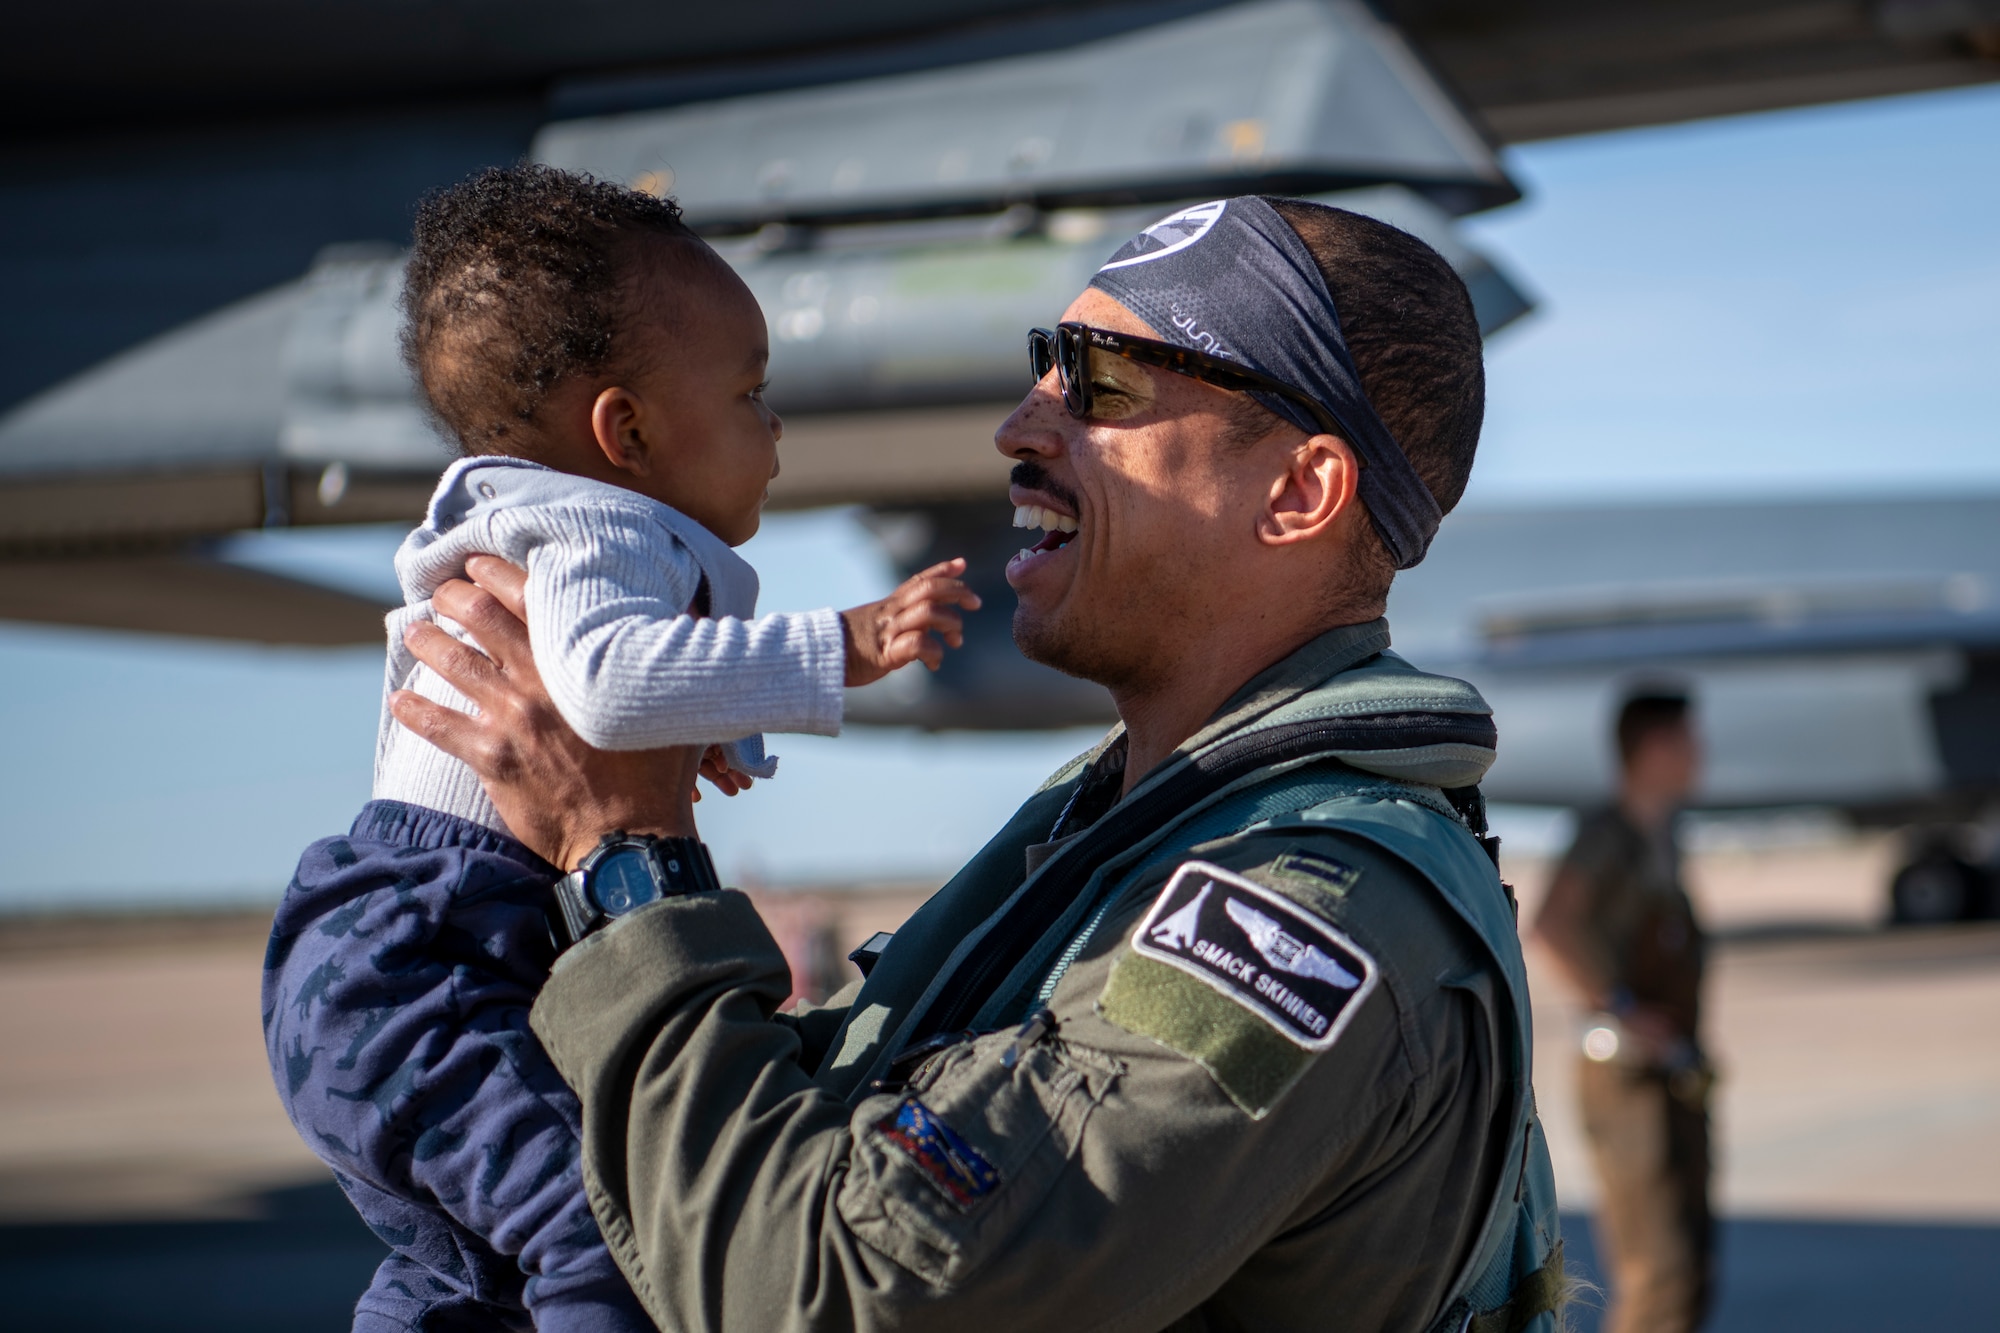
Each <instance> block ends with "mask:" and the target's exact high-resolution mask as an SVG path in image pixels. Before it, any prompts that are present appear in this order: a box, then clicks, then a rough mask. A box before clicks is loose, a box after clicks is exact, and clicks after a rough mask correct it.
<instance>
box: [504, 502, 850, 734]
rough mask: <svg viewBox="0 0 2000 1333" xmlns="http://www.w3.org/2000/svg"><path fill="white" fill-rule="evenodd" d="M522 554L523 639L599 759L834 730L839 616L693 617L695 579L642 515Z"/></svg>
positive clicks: (841, 653)
mask: <svg viewBox="0 0 2000 1333" xmlns="http://www.w3.org/2000/svg"><path fill="white" fill-rule="evenodd" d="M564 536H565V537H567V538H569V539H568V540H551V541H548V542H545V543H544V544H541V545H539V546H537V547H536V549H534V550H533V551H531V552H529V553H528V587H527V611H528V616H527V620H528V633H529V637H530V640H531V642H532V643H533V645H534V650H535V665H536V668H537V669H538V670H539V671H540V672H541V674H542V680H543V681H544V683H545V684H546V685H547V687H548V691H549V697H550V698H551V700H552V701H553V702H554V703H555V705H556V708H557V710H558V711H560V712H561V713H562V715H563V719H564V720H565V721H566V722H568V723H569V724H570V726H571V727H572V728H574V729H575V730H576V733H577V734H578V735H579V736H581V737H582V738H583V739H584V740H586V741H588V742H589V743H590V744H592V745H594V746H597V747H598V748H600V749H606V750H643V749H653V748H656V747H659V746H667V745H698V744H702V743H705V742H712V741H722V740H734V739H736V738H738V737H742V736H748V735H752V734H754V733H757V732H762V731H796V732H808V733H813V734H817V735H827V736H830V735H834V734H836V733H837V732H838V731H839V730H840V718H841V707H842V695H841V685H842V681H843V678H844V675H845V670H846V656H847V654H846V642H845V635H844V633H843V631H842V628H841V621H840V617H839V615H838V614H837V613H835V612H833V611H831V610H826V611H809V612H804V613H796V614H795V613H780V614H776V615H767V616H759V617H757V618H756V619H754V620H748V619H742V618H739V617H734V616H722V617H715V618H709V617H702V616H695V615H690V614H688V613H687V612H688V604H689V603H690V602H691V601H692V600H693V598H694V595H695V592H696V589H697V588H698V587H699V586H700V581H701V572H700V567H699V566H698V565H697V564H696V563H695V560H694V558H693V556H692V555H690V554H689V553H688V552H687V550H686V549H685V548H684V547H682V546H680V545H679V544H678V543H675V542H671V541H670V540H668V539H666V536H665V534H664V533H663V532H662V531H661V530H660V529H658V528H656V527H652V526H651V525H650V524H647V523H646V520H644V519H643V518H638V517H627V516H623V515H620V516H615V517H614V518H613V519H612V521H611V525H610V530H609V531H608V532H607V531H606V530H605V527H604V524H603V518H602V516H600V517H599V520H598V523H597V524H596V525H594V530H593V531H591V532H588V533H581V532H580V533H575V534H564Z"/></svg>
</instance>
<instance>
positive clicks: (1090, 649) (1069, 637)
mask: <svg viewBox="0 0 2000 1333" xmlns="http://www.w3.org/2000/svg"><path fill="white" fill-rule="evenodd" d="M1014 646H1015V647H1016V648H1019V649H1020V650H1021V656H1023V657H1025V658H1027V659H1028V660H1029V661H1030V662H1038V663H1040V664H1041V665H1043V666H1045V667H1053V668H1055V669H1056V670H1057V671H1060V672H1062V673H1063V674H1064V675H1065V676H1075V677H1076V678H1077V679H1079V680H1088V681H1092V682H1095V683H1096V684H1099V685H1103V686H1107V687H1109V686H1111V685H1113V684H1114V683H1115V681H1114V679H1113V678H1115V677H1117V676H1118V675H1119V674H1120V673H1119V672H1118V671H1117V670H1116V668H1115V667H1114V666H1113V664H1112V663H1111V662H1109V661H1108V660H1107V659H1106V656H1105V654H1104V653H1103V652H1102V650H1101V648H1100V647H1099V646H1098V645H1095V644H1093V643H1091V642H1090V640H1089V637H1088V636H1087V635H1085V634H1083V633H1082V632H1080V630H1079V629H1078V627H1077V626H1075V625H1073V624H1070V623H1068V622H1067V621H1065V620H1064V618H1063V617H1061V616H1038V615H1034V614H1032V613H1031V612H1029V611H1028V609H1027V608H1026V607H1021V606H1017V607H1015V608H1014Z"/></svg>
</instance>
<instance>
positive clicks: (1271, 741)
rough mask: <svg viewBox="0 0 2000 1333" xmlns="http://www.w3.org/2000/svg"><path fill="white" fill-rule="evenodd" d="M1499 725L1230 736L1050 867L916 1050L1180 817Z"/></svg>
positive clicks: (1462, 739)
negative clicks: (1260, 777) (1303, 764)
mask: <svg viewBox="0 0 2000 1333" xmlns="http://www.w3.org/2000/svg"><path fill="white" fill-rule="evenodd" d="M1494 739H1495V732H1494V727H1493V719H1492V718H1491V717H1489V716H1486V715H1484V714H1478V713H1430V712H1422V713H1417V712H1412V713H1384V714H1373V715H1363V716H1358V717H1339V718H1321V719H1314V720H1311V721H1306V722H1296V723H1291V724H1288V725H1284V726H1277V727H1270V728H1267V729H1264V730H1259V731H1253V732H1250V733H1249V734H1247V735H1243V736H1237V737H1232V738H1231V739H1228V740H1225V741H1222V742H1220V743H1219V744H1217V745H1215V746H1213V747H1211V748H1209V749H1207V750H1204V751H1202V752H1200V753H1198V754H1195V755H1193V756H1191V757H1190V758H1189V759H1188V760H1187V761H1186V762H1185V763H1183V764H1182V765H1181V766H1180V767H1179V768H1177V769H1174V770H1172V771H1170V772H1169V773H1167V774H1166V775H1164V776H1163V777H1162V778H1160V779H1159V780H1157V781H1156V782H1154V783H1153V784H1152V785H1150V786H1147V787H1145V788H1142V789H1141V790H1140V791H1139V792H1138V793H1136V794H1134V795H1133V796H1132V797H1131V798H1130V799H1129V800H1126V801H1123V802H1120V803H1119V804H1118V805H1117V806H1114V807H1113V808H1112V810H1111V811H1110V813H1108V814H1106V815H1105V816H1104V817H1103V818H1102V819H1100V820H1098V821H1097V823H1095V824H1093V825H1091V827H1090V828H1089V829H1087V830H1086V831H1085V832H1084V833H1082V834H1081V835H1079V837H1078V839H1077V841H1076V843H1075V844H1073V845H1072V846H1070V847H1067V848H1065V849H1064V850H1063V853H1062V854H1061V855H1060V856H1058V857H1056V858H1055V859H1054V860H1053V861H1051V862H1050V863H1049V864H1048V865H1047V866H1046V867H1045V868H1044V869H1043V871H1042V873H1041V874H1040V875H1038V876H1036V877H1035V879H1034V880H1033V881H1032V882H1031V883H1030V884H1028V885H1026V886H1024V888H1023V891H1022V892H1021V893H1020V894H1019V895H1018V896H1017V897H1016V899H1015V900H1014V901H1013V902H1012V903H1011V904H1009V906H1008V908H1007V909H1006V914H1005V915H1004V916H1003V917H1002V918H1001V919H1000V920H997V921H995V922H993V923H992V924H991V926H990V928H989V929H988V931H987V933H986V936H985V938H984V939H983V940H982V941H981V947H980V948H979V949H977V950H976V951H974V952H973V953H971V954H970V955H968V956H967V957H965V958H963V959H962V960H961V961H960V964H959V966H958V967H957V968H956V969H955V970H954V971H953V973H952V975H951V976H949V977H947V978H946V979H945V981H944V984H943V985H941V986H940V987H939V988H938V989H937V990H936V991H935V992H934V993H933V995H932V998H931V1001H930V1003H929V1005H928V1006H927V1007H926V1008H925V1010H924V1012H922V1013H921V1014H918V1015H917V1016H916V1017H915V1019H914V1021H913V1022H911V1023H910V1025H909V1027H908V1028H907V1036H906V1037H905V1042H906V1044H908V1045H915V1044H916V1043H918V1042H921V1041H925V1040H928V1039H929V1038H931V1037H934V1036H936V1035H938V1034H939V1033H943V1032H951V1031H955V1030H957V1029H960V1028H963V1027H966V1026H967V1025H969V1024H970V1023H971V1021H972V1018H973V1016H974V1015H975V1014H977V1013H978V1011H979V1009H980V1007H981V1006H982V1005H983V1004H984V1003H985V1001H986V999H987V996H988V994H989V992H991V990H992V989H993V987H994V986H996V985H997V984H999V983H1000V982H1001V981H1002V980H1003V979H1004V978H1006V977H1007V976H1008V974H1009V973H1011V972H1012V971H1013V970H1014V968H1015V967H1016V966H1017V965H1018V964H1019V963H1020V962H1021V961H1022V960H1023V959H1024V958H1025V957H1026V956H1027V955H1028V953H1029V951H1031V950H1032V949H1034V948H1035V946H1036V945H1037V944H1038V943H1040V941H1041V940H1042V938H1043V936H1045V935H1046V934H1047V933H1048V932H1049V931H1050V930H1051V929H1052V928H1053V927H1054V926H1055V924H1056V923H1057V921H1058V920H1059V919H1060V918H1061V917H1062V914H1063V912H1064V911H1065V910H1066V909H1067V908H1068V907H1069V905H1070V903H1071V902H1072V900H1073V899H1074V898H1075V897H1076V895H1077V893H1078V892H1079V891H1081V890H1082V888H1083V887H1084V885H1085V883H1086V882H1087V881H1088V880H1089V878H1090V877H1091V875H1092V874H1093V873H1095V872H1096V870H1097V868H1098V867H1099V866H1100V865H1102V864H1103V863H1104V862H1105V861H1107V860H1110V859H1111V858H1112V857H1114V856H1117V855H1118V854H1119V853H1121V852H1124V851H1126V850H1128V849H1130V848H1132V847H1133V846H1135V845H1137V844H1138V843H1140V842H1142V841H1143V840H1144V839H1146V838H1147V837H1148V836H1150V835H1151V834H1153V833H1155V832H1157V831H1159V830H1160V829H1161V828H1163V827H1165V826H1166V825H1168V824H1171V823H1172V822H1173V821H1174V820H1175V819H1177V818H1179V817H1180V815H1181V814H1182V812H1184V811H1186V810H1189V809H1191V808H1192V807H1194V806H1195V805H1197V804H1199V803H1200V802H1201V801H1203V800H1205V799H1206V798H1208V797H1210V796H1212V795H1214V794H1215V793H1217V792H1219V791H1221V790H1222V789H1223V788H1225V787H1227V786H1228V785H1229V784H1230V783H1232V782H1234V781H1237V780H1238V779H1240V778H1243V777H1246V776H1249V775H1250V774H1253V773H1255V772H1257V771H1258V770H1259V769H1263V768H1269V767H1271V766H1272V765H1274V764H1281V763H1285V762H1287V761H1290V760H1296V759H1311V758H1314V757H1316V756H1319V755H1323V754H1326V753H1327V752H1328V751H1332V750H1346V751H1366V750H1400V749H1411V748H1414V747H1417V746H1422V745H1438V744H1450V743H1459V744H1469V745H1482V746H1485V747H1487V748H1489V749H1490V748H1491V747H1492V746H1493V744H1494Z"/></svg>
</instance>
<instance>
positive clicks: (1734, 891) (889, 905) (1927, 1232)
mask: <svg viewBox="0 0 2000 1333" xmlns="http://www.w3.org/2000/svg"><path fill="white" fill-rule="evenodd" d="M1886 855H1887V853H1886V852H1885V851H1884V850H1883V848H1882V847H1881V845H1879V844H1877V843H1843V844H1837V845H1833V846H1829V847H1821V848H1792V849H1779V850H1777V851H1773V852H1763V853H1741V854H1734V853H1732V854H1721V855H1711V856H1705V857H1702V858H1699V859H1698V861H1697V864H1696V865H1695V867H1694V870H1693V878H1694V880H1695V882H1696V889H1697V896H1698V897H1699V898H1700V900H1701V901H1702V905H1703V908H1704V910H1705V911H1706V912H1707V914H1708V916H1709V918H1710V919H1711V921H1712V923H1714V924H1717V925H1719V926H1720V927H1721V930H1722V935H1721V939H1720V940H1719V942H1718V946H1717V950H1716V956H1715V968H1714V982H1713V987H1712V990H1711V1006H1710V1018H1711V1040H1712V1044H1713V1045H1714V1046H1715V1048H1716V1051H1717V1053H1718V1055H1719V1057H1720V1059H1721V1061H1722V1064H1723V1067H1724V1071H1725V1081H1724V1082H1723V1084H1722V1087H1721V1090H1720V1094H1719V1102H1718V1107H1717V1126H1718V1135H1719V1145H1720V1157H1721V1168H1720V1169H1721V1177H1720V1182H1719V1196H1720V1199H1721V1201H1722V1206H1723V1211H1724V1213H1725V1215H1726V1219H1727V1220H1726V1221H1725V1223H1724V1226H1723V1230H1722V1244H1723V1254H1722V1272H1721V1284H1722V1285H1721V1296H1720V1304H1719V1309H1718V1312H1717V1317H1716V1320H1715V1322H1714V1324H1713V1325H1712V1326H1711V1327H1712V1329H1713V1330H1715V1331H1716V1333H1752V1331H1753V1330H1754V1331H1755V1333H1787V1331H1789V1330H1794V1329H1797V1330H1805V1329H1812V1330H1814V1331H1815V1333H1848V1331H1849V1330H1854V1331H1856V1333H1858V1331H1859V1330H1863V1329H1866V1330H1870V1333H1878V1331H1880V1330H1922V1331H1926V1333H1927V1331H1928V1330H1938V1329H1962V1328H1987V1327H2000V1315H1996V1313H1995V1312H1996V1311H2000V1149H1996V1146H1995V1145H1996V1144H2000V1040H1996V1039H1995V1034H1996V1033H2000V928H1996V927H1962V928H1955V929H1943V930H1926V931H1913V932H1893V933H1885V932H1881V931H1879V930H1876V929H1874V928H1873V926H1872V923H1871V918H1872V916H1873V914H1874V911H1875V904H1876V901H1877V895H1878V894H1879V884H1880V882H1881V879H1880V875H1881V872H1882V868H1883V864H1884V857H1885V856H1886ZM1509 873H1510V874H1511V875H1512V876H1513V877H1514V878H1515V881H1516V882H1517V883H1518V884H1519V885H1520V886H1521V888H1522V890H1523V897H1524V900H1525V901H1524V912H1525V911H1527V910H1532V900H1533V898H1534V896H1535V893H1536V890H1537V889H1538V887H1539V884H1540V881H1541V878H1543V877H1545V874H1546V867H1545V866H1540V865H1536V864H1533V863H1520V864H1514V863H1510V865H1509ZM916 901H917V896H916V895H915V894H913V893H909V892H902V893H876V894H873V895H862V896H859V897H851V898H843V897H835V896H832V895H826V896H811V895H805V896H801V895H783V896H773V897H772V898H771V899H769V900H768V901H767V903H766V904H765V906H766V912H767V916H768V917H769V918H771V919H772V921H773V925H774V928H775V929H776V930H777V933H778V934H779V935H780V936H781V938H784V939H786V941H787V943H788V946H789V945H791V943H792V942H793V940H796V941H797V942H798V943H797V946H796V952H797V953H798V955H799V957H800V958H801V960H802V961H801V967H802V970H803V968H804V966H805V963H804V960H805V959H807V958H808V957H810V958H811V959H813V960H814V962H813V966H815V967H819V966H821V965H822V964H823V963H824V959H825V956H826V955H827V953H828V951H829V948H831V947H834V946H838V952H839V953H844V951H845V948H847V947H851V945H852V943H855V942H858V940H859V939H860V938H865V937H866V935H867V934H868V933H870V932H871V931H873V930H875V929H881V928H885V927H886V926H887V925H889V924H891V923H893V922H894V921H895V920H896V919H898V918H899V916H900V914H901V913H902V912H904V911H907V910H908V908H909V907H910V906H913V905H914V903H915V902H916ZM263 935H264V924H263V922H262V921H260V920H258V919H255V918H251V917H234V918H209V919H183V920H174V919H155V920H151V921H146V920H137V919H123V920H116V921H103V922H75V921H71V922H60V921H55V922H51V921H42V922H19V921H16V922H0V1290H5V1291H6V1292H7V1293H8V1296H7V1297H6V1298H5V1300H4V1302H0V1304H4V1307H5V1314H4V1316H0V1327H4V1328H6V1329H7V1330H9V1331H10V1333H12V1331H13V1330H20V1333H97V1331H98V1330H105V1331H107V1333H108V1331H109V1330H118V1333H166V1331H167V1330H202V1333H237V1331H238V1330H242V1331H243V1333H249V1331H250V1330H257V1331H258V1333H264V1331H265V1330H271V1329H277V1328H282V1329H284V1330H286V1333H316V1331H317V1330H320V1329H326V1330H338V1329H345V1328H346V1327H347V1315H348V1309H349V1307H350V1304H351V1302H352V1300H353V1297H354V1295H355V1294H356V1293H357V1292H358V1291H359V1290H360V1288H361V1287H362V1286H363V1285H364V1284H365V1282H366V1280H367V1277H368V1274H369V1272H370V1271H371V1269H372V1268H373V1265H374V1263H375V1262H376V1259H377V1258H378V1257H379V1255H380V1254H381V1246H380V1244H379V1242H377V1241H376V1240H375V1239H374V1237H372V1236H371V1235H370V1234H369V1233H368V1232H367V1231H366V1229H365V1228H363V1227H362V1226H361V1225H360V1224H359V1222H358V1221H357V1220H355V1218H354V1217H353V1214H352V1213H351V1212H350V1211H349V1210H348V1209H347V1207H346V1205H345V1202H344V1201H343V1200H342V1199H341V1198H340V1196H339V1194H338V1191H337V1190H335V1189H334V1187H333V1186H332V1184H331V1183H330V1181H328V1179H327V1177H326V1175H325V1172H324V1170H323V1168H321V1167H320V1166H319V1164H318V1163H317V1162H316V1161H315V1160H314V1159H313V1158H312V1157H311V1155H310V1154H308V1153H307V1152H306V1150H305V1149H304V1148H303V1147H302V1146H301V1145H300V1144H299V1143H298V1141H297V1139H296V1137H295V1136H293V1134H292V1130H291V1127H290V1125H289V1124H288V1123H287V1122H286V1120H285V1118H284V1116H283V1113H282V1112H281V1111H280V1109H279V1107H278V1102H277V1098H276V1096H275V1095H274V1094H273V1093H272V1091H271V1088H270V1083H269V1074H268V1072H267V1071H266V1069H265V1064H264V1054H263V1045H262V1040H261V1035H260V1033H259V1031H258V1020H257V982H258V973H259V966H260V961H261V955H262V946H263ZM835 956H836V957H837V956H838V953H836V954H835ZM1531 967H1532V968H1533V969H1534V970H1535V973H1536V987H1537V989H1536V998H1537V1043H1538V1061H1537V1087H1538V1090H1539V1095H1540V1099H1541V1105H1542V1108H1543V1112H1544V1116H1545V1119H1546V1122H1547V1124H1548V1127H1549V1130H1550V1137H1551V1147H1552V1151H1553V1153H1554V1155H1555V1158H1556V1163H1557V1170H1558V1179H1559V1181H1560V1183H1561V1188H1562V1193H1563V1198H1564V1201H1565V1205H1566V1206H1568V1207H1578V1208H1587V1206H1588V1204H1589V1202H1590V1199H1591V1197H1592V1193H1593V1190H1592V1186H1591V1182H1590V1180H1589V1172H1588V1169H1587V1166H1586V1164H1585V1160H1584V1157H1583V1154H1582V1149H1581V1144H1580V1141H1579V1140H1578V1138H1577V1134H1576V1128H1575V1122H1574V1116H1573V1113H1572V1111H1571V1109H1570V1095H1569V1093H1570V1078H1569V1070H1570V1069H1571V1067H1572V1064H1573V1054H1572V1052H1573V1051H1574V1049H1575V1047H1574V1036H1575V1030H1576V1027H1575V1025H1576V1021H1577V1019H1578V1017H1579V1015H1577V1014H1576V1012H1575V1010H1574V1009H1573V1008H1572V1007H1571V1006H1570V1005H1569V1003H1568V1001H1567V1000H1566V997H1565V996H1564V995H1563V993H1562V991H1561V988H1560V986H1559V985H1557V984H1555V983H1554V982H1553V981H1552V980H1551V979H1550V978H1549V977H1548V976H1547V975H1546V973H1545V970H1544V969H1543V968H1542V966H1541V964H1540V962H1539V961H1538V960H1537V959H1535V957H1534V955H1533V954H1532V952H1531ZM1565 1231H1566V1234H1567V1236H1568V1241H1569V1249H1568V1252H1569V1254H1570V1255H1571V1257H1572V1259H1573V1261H1575V1262H1576V1263H1577V1264H1578V1266H1579V1267H1581V1268H1583V1269H1584V1270H1585V1271H1586V1272H1588V1271H1591V1255H1592V1247H1591V1245H1590V1238H1589V1233H1588V1227H1587V1225H1586V1221H1585V1218H1584V1217H1583V1216H1582V1215H1581V1214H1578V1215H1573V1216H1571V1217H1569V1218H1568V1219H1567V1222H1566V1226H1565ZM1595 1325H1596V1319H1595V1315H1594V1313H1593V1312H1591V1311H1587V1310H1586V1311H1583V1312H1582V1313H1581V1317H1580V1318H1579V1319H1578V1320H1577V1327H1578V1330H1579V1333H1591V1330H1593V1329H1594V1328H1595Z"/></svg>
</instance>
